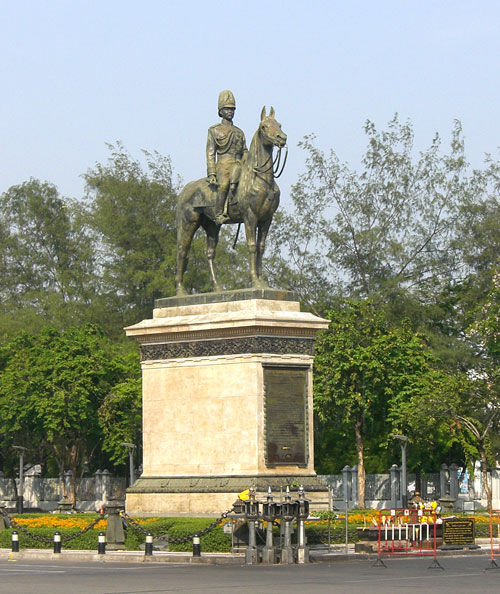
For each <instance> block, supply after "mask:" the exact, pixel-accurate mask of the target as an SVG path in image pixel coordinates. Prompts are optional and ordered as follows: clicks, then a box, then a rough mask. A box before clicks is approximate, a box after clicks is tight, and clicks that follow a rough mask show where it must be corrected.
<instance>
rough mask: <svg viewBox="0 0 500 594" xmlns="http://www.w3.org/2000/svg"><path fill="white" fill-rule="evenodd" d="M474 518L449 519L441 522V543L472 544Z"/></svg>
mask: <svg viewBox="0 0 500 594" xmlns="http://www.w3.org/2000/svg"><path fill="white" fill-rule="evenodd" d="M474 528H475V520H474V518H450V519H447V520H443V543H444V544H445V545H471V544H474V533H475V530H474Z"/></svg>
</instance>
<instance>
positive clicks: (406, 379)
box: [314, 300, 444, 507]
mask: <svg viewBox="0 0 500 594" xmlns="http://www.w3.org/2000/svg"><path fill="white" fill-rule="evenodd" d="M327 316H328V318H329V319H330V320H331V324H330V327H329V329H328V330H326V331H323V332H321V333H320V336H319V338H318V341H317V345H316V357H315V376H314V381H315V409H316V411H317V413H318V415H319V417H320V420H321V421H322V422H323V423H325V424H331V425H333V427H332V429H333V430H334V431H336V432H337V435H341V436H343V437H344V439H345V440H354V443H355V446H356V455H357V465H358V485H359V504H360V506H361V507H364V505H365V455H366V451H365V447H366V438H367V436H369V434H370V432H371V429H372V428H373V427H375V428H376V430H377V440H376V441H377V442H378V444H380V445H382V446H385V447H387V444H388V442H389V440H390V437H391V435H394V434H395V433H396V431H395V424H394V422H393V421H394V418H393V417H391V415H390V414H389V412H390V411H391V409H392V408H394V407H395V406H396V407H398V406H401V403H404V402H406V401H408V400H411V399H412V398H417V397H424V396H425V395H426V394H428V393H434V391H435V390H436V389H439V390H440V391H441V387H442V384H443V383H444V378H443V377H442V375H440V374H439V373H438V372H437V371H436V369H435V367H434V365H435V360H434V358H433V356H432V353H431V352H430V350H429V349H427V348H426V345H425V343H424V342H423V340H422V339H421V337H419V336H418V335H415V334H414V333H413V332H412V331H411V330H410V329H409V327H408V326H409V325H406V326H403V327H398V326H395V325H393V324H389V323H388V322H387V320H386V319H385V316H384V313H383V311H382V310H377V309H375V308H374V307H373V304H372V303H371V302H369V301H366V300H365V301H357V302H355V301H344V302H343V303H341V305H340V307H339V308H338V309H336V310H334V311H330V312H328V314H327Z"/></svg>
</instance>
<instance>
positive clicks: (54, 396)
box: [0, 326, 126, 503]
mask: <svg viewBox="0 0 500 594" xmlns="http://www.w3.org/2000/svg"><path fill="white" fill-rule="evenodd" d="M123 370H124V365H123V362H121V355H120V354H119V353H118V354H116V353H114V349H113V348H112V345H111V344H110V341H109V340H108V339H107V338H106V337H105V336H104V334H103V333H102V331H100V330H99V329H98V328H96V327H95V326H84V327H73V328H69V329H66V330H64V331H58V330H55V329H52V328H46V329H44V330H43V331H42V332H41V333H39V334H28V333H22V334H20V335H19V336H17V337H16V338H15V339H13V340H12V341H11V342H10V343H8V345H6V346H5V347H4V348H3V350H2V367H1V370H0V371H1V372H0V429H1V434H2V437H1V439H2V441H3V443H4V445H8V444H9V443H12V442H13V440H16V439H19V438H22V437H23V436H24V437H25V438H26V437H27V436H29V437H31V438H32V439H33V443H32V444H30V445H35V446H37V445H38V446H40V445H41V444H42V445H43V446H44V447H45V448H46V449H47V450H48V451H49V452H50V454H51V456H53V458H54V459H55V461H56V463H57V465H58V468H59V474H60V475H61V476H62V474H63V472H64V470H65V469H69V470H71V471H72V477H73V482H72V488H71V497H72V499H73V503H75V501H76V493H75V480H76V477H77V472H78V469H79V468H80V466H81V465H82V464H83V463H84V462H89V461H90V460H91V459H92V457H93V456H94V455H95V454H96V452H97V451H98V449H99V446H100V445H101V444H102V431H101V427H100V423H99V416H98V413H99V409H100V407H101V406H102V404H103V402H104V401H105V399H106V396H107V395H108V394H109V393H110V391H111V390H112V389H113V387H114V386H115V385H117V384H118V383H120V382H124V381H125V379H126V378H125V377H124V373H123Z"/></svg>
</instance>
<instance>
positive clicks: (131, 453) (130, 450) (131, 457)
mask: <svg viewBox="0 0 500 594" xmlns="http://www.w3.org/2000/svg"><path fill="white" fill-rule="evenodd" d="M122 446H125V447H126V448H127V449H128V461H129V466H130V485H133V484H134V483H135V472H134V450H135V447H136V446H135V444H134V443H129V442H127V441H124V442H123V443H122Z"/></svg>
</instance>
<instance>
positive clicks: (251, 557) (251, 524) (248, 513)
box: [245, 487, 259, 565]
mask: <svg viewBox="0 0 500 594" xmlns="http://www.w3.org/2000/svg"><path fill="white" fill-rule="evenodd" d="M249 491H250V495H249V497H248V500H247V501H245V518H246V520H247V522H248V547H247V549H246V551H245V562H246V564H247V565H256V564H257V563H258V562H259V555H258V551H257V541H256V538H255V522H256V520H258V519H259V502H258V501H257V500H256V499H255V489H254V488H253V487H250V490H249Z"/></svg>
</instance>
